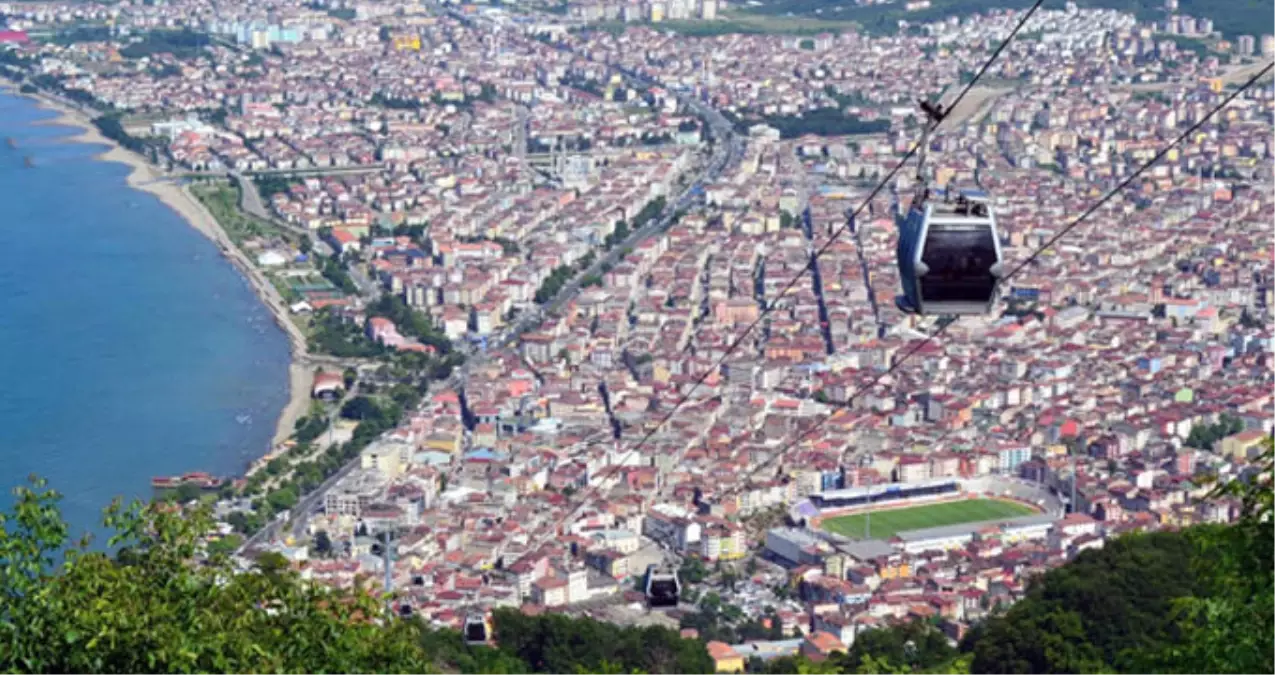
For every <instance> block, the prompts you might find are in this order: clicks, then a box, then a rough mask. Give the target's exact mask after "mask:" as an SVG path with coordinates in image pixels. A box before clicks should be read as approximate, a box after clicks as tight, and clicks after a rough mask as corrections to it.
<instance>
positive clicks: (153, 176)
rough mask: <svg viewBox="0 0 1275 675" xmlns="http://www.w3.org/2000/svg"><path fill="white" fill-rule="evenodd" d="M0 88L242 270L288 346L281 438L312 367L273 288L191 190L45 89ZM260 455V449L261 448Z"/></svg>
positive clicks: (304, 407) (305, 398)
mask: <svg viewBox="0 0 1275 675" xmlns="http://www.w3.org/2000/svg"><path fill="white" fill-rule="evenodd" d="M0 89H3V90H4V91H5V92H6V93H9V94H14V95H18V96H26V97H28V98H31V99H33V100H35V101H36V102H37V103H38V104H39V105H40V107H42V108H46V109H49V110H53V111H55V112H57V113H59V116H58V117H57V118H55V119H51V120H47V121H44V122H41V124H58V125H64V126H70V127H75V128H77V129H80V130H81V132H82V133H80V134H79V135H78V136H73V137H71V138H70V139H68V140H72V141H76V142H81V143H98V144H101V145H105V146H108V148H109V149H108V150H106V151H105V152H103V153H101V154H99V155H98V156H97V159H100V160H104V161H108V162H119V163H121V164H125V165H127V166H129V167H130V168H131V169H132V171H131V172H130V173H129V175H128V179H127V181H128V185H129V187H131V188H133V189H136V190H142V191H143V192H149V193H150V194H153V195H155V196H156V197H158V198H159V200H160V201H161V202H163V203H164V204H165V205H167V206H168V207H169V208H171V209H172V210H174V211H176V212H177V214H178V215H180V216H181V217H182V218H183V219H184V220H185V221H186V222H188V223H190V225H191V227H193V228H195V229H196V230H197V231H199V232H200V233H201V234H203V235H204V236H206V237H208V238H209V239H210V240H212V242H213V243H214V244H216V245H217V247H218V248H219V249H221V251H222V254H223V255H224V257H226V259H227V260H229V261H230V263H231V264H232V265H234V266H235V267H236V268H237V269H238V270H239V271H240V273H242V274H243V275H244V276H245V277H246V278H247V279H248V281H249V283H250V284H251V285H252V287H253V289H255V291H256V293H257V295H258V297H260V298H261V300H262V302H264V303H265V304H266V306H267V307H268V308H269V309H270V312H271V314H273V315H274V318H275V322H276V323H278V324H279V326H280V327H281V328H282V329H283V330H284V332H285V333H286V334H287V335H288V342H289V344H290V347H291V351H292V361H291V363H290V364H289V366H288V392H289V394H288V403H287V404H286V405H285V406H284V408H283V410H282V411H281V412H280V414H279V420H278V422H277V424H276V425H275V434H274V437H273V440H272V445H278V444H279V443H281V442H283V441H285V440H287V438H288V437H289V436H291V435H292V430H293V428H294V427H295V425H296V422H297V420H298V419H300V418H301V417H302V416H303V415H305V413H306V412H307V411H308V410H309V407H310V389H311V387H312V386H313V383H314V368H313V367H312V366H309V365H307V364H306V361H307V358H306V357H307V352H306V340H305V336H304V334H302V333H301V331H300V329H298V328H297V326H296V325H295V324H294V323H292V321H291V319H289V318H288V306H287V303H286V302H285V301H284V299H283V298H282V297H281V296H280V295H279V292H278V291H277V290H276V289H275V287H274V286H273V285H272V284H271V283H270V281H269V280H268V279H266V278H265V277H264V276H263V275H262V274H261V272H260V271H259V270H257V268H256V267H255V266H254V265H253V264H252V261H251V260H250V259H249V258H248V257H247V256H246V255H244V253H243V252H242V251H240V250H239V248H238V247H236V246H235V245H234V243H233V242H232V241H231V239H230V237H229V236H228V235H227V234H226V232H225V230H223V229H222V227H221V225H220V224H219V223H218V222H217V219H216V218H214V217H213V215H212V213H210V212H209V211H208V209H207V208H205V207H204V205H203V204H202V203H200V201H199V200H198V199H196V198H195V196H194V195H192V194H191V193H190V191H189V189H188V188H186V187H185V186H180V185H178V184H176V183H172V182H168V181H163V180H160V179H162V178H165V177H166V174H164V173H163V172H161V171H158V170H157V169H156V168H155V167H154V166H152V165H151V164H150V163H149V162H147V161H146V159H145V158H143V157H141V156H140V155H137V154H135V153H133V152H130V151H128V150H125V149H124V148H123V147H120V146H119V145H118V144H116V143H115V142H114V141H112V140H111V139H109V138H107V137H105V136H103V135H102V134H101V133H100V132H99V131H98V130H97V127H96V126H94V125H93V122H92V120H91V118H90V117H89V116H88V115H86V114H85V113H84V112H81V111H80V110H78V109H77V108H75V107H73V106H71V105H68V104H67V103H65V102H63V101H60V100H58V99H56V98H53V97H50V96H47V95H45V94H20V93H18V91H17V89H16V87H14V86H12V85H11V84H10V83H8V82H0ZM262 454H265V452H263V453H262Z"/></svg>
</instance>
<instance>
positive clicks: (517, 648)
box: [494, 610, 713, 673]
mask: <svg viewBox="0 0 1275 675" xmlns="http://www.w3.org/2000/svg"><path fill="white" fill-rule="evenodd" d="M494 619H495V625H496V640H497V641H498V642H499V644H500V647H501V649H502V650H505V651H507V652H509V653H511V654H513V655H515V656H517V657H518V658H519V659H521V660H522V661H524V662H525V663H526V664H527V665H528V666H529V667H530V668H531V669H532V670H533V671H534V672H538V673H574V672H579V670H578V669H579V668H583V669H584V672H589V673H601V672H616V671H617V670H620V671H621V672H632V671H633V670H634V669H636V670H640V671H643V672H649V673H711V672H713V660H712V659H711V658H709V656H708V652H707V651H706V650H705V648H704V643H703V642H700V641H698V640H687V639H684V638H682V637H681V636H680V635H678V633H677V631H673V630H670V629H668V628H660V627H655V626H648V627H636V628H626V629H619V628H617V627H616V626H614V625H612V624H607V623H602V622H600V621H595V620H593V619H572V618H569V617H566V616H562V615H559V614H546V615H541V616H534V617H533V616H526V615H524V614H521V613H519V612H517V611H514V610H497V611H496V613H495V616H494Z"/></svg>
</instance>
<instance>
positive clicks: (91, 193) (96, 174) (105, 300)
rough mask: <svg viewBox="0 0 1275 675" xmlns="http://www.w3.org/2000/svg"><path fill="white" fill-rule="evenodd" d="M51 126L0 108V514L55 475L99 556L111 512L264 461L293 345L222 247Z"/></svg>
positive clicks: (9, 99) (0, 101)
mask: <svg viewBox="0 0 1275 675" xmlns="http://www.w3.org/2000/svg"><path fill="white" fill-rule="evenodd" d="M55 117H56V114H54V113H52V112H49V111H46V110H43V109H40V108H38V107H37V106H36V105H35V103H34V102H32V101H30V100H29V99H26V98H23V97H18V96H11V95H8V94H4V93H0V490H2V491H0V507H3V508H6V509H7V508H8V506H9V505H10V504H11V503H12V498H11V496H10V491H9V488H10V487H12V486H15V485H18V484H19V483H22V482H24V481H25V478H26V476H27V475H28V474H31V473H35V474H38V475H40V476H43V477H46V478H48V479H49V482H50V485H51V487H54V488H55V489H57V490H58V491H60V492H61V493H63V495H64V499H63V501H62V510H63V514H64V515H65V516H66V518H67V520H68V521H69V522H70V523H71V525H72V532H73V534H78V533H83V532H85V531H90V532H93V533H94V534H95V535H97V536H98V542H99V545H100V544H101V543H103V541H104V540H103V539H102V537H101V535H102V534H103V533H104V531H103V530H102V529H101V527H100V514H101V509H102V508H103V507H104V506H106V505H107V504H108V503H109V502H110V500H111V499H112V498H113V497H116V496H122V497H125V498H126V499H127V498H133V497H141V498H148V497H149V496H150V494H151V490H150V478H151V477H152V476H155V475H168V474H179V473H184V472H187V471H208V472H212V473H216V474H239V473H241V472H242V471H243V469H244V468H245V467H246V466H247V464H248V463H249V462H250V461H251V460H252V459H254V458H256V457H258V456H260V455H262V454H263V453H264V452H265V450H266V449H267V446H268V444H269V443H270V440H271V436H272V435H273V433H274V426H275V422H276V419H277V418H278V415H279V411H280V410H281V409H282V408H283V406H284V405H285V403H286V400H287V386H288V374H287V367H288V358H289V355H288V344H287V340H286V338H285V336H284V334H283V332H282V331H281V330H280V329H279V327H278V326H277V325H275V323H274V322H273V321H272V319H271V317H270V314H269V312H268V311H267V310H266V308H265V307H264V306H263V305H262V304H261V302H260V301H258V299H257V298H256V296H255V295H254V294H253V291H252V289H251V288H250V287H249V285H248V283H247V281H246V280H244V279H243V277H242V276H241V275H240V274H239V273H238V271H236V270H235V269H234V268H233V267H231V265H230V264H229V263H228V262H227V261H225V260H224V259H223V258H222V257H221V256H220V254H219V252H218V250H217V247H216V246H215V245H214V244H213V243H212V242H210V241H209V240H208V239H207V238H205V237H204V236H203V235H201V234H199V233H198V232H196V231H195V230H194V229H193V228H191V227H190V226H189V225H188V224H187V223H186V222H185V221H184V220H183V219H182V218H181V217H180V216H178V215H177V213H175V212H174V211H173V210H171V209H170V208H168V207H167V206H165V205H164V204H163V203H161V202H160V201H159V199H158V198H156V197H155V196H153V195H150V194H148V193H146V192H142V191H139V190H135V189H132V188H129V187H128V186H127V184H126V183H125V177H126V176H127V175H128V173H129V171H130V169H129V168H128V167H126V166H124V165H122V164H118V163H114V162H102V161H98V160H95V159H94V157H95V156H96V155H97V154H98V153H100V152H102V151H103V150H105V149H106V148H105V147H104V146H101V145H93V144H85V143H78V142H71V141H69V140H68V139H69V137H71V136H74V135H76V134H78V133H79V132H78V131H77V130H75V129H73V128H70V127H65V126H53V125H41V124H36V123H37V122H40V121H42V120H49V119H53V118H55ZM9 139H12V140H13V144H14V145H16V147H11V146H10V143H9V142H8V141H9ZM27 156H30V157H31V158H32V160H33V164H34V166H31V167H28V166H26V160H25V159H24V158H25V157H27Z"/></svg>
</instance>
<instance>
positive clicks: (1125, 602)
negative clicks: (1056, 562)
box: [966, 442, 1275, 673]
mask: <svg viewBox="0 0 1275 675" xmlns="http://www.w3.org/2000/svg"><path fill="white" fill-rule="evenodd" d="M1271 457H1272V445H1271V444H1270V443H1269V442H1268V444H1267V446H1266V449H1265V451H1264V453H1263V454H1262V456H1261V457H1260V458H1259V460H1258V462H1257V463H1256V467H1255V471H1254V472H1253V475H1252V476H1251V477H1249V479H1247V480H1243V481H1241V480H1236V481H1231V482H1229V483H1226V484H1223V485H1220V486H1218V487H1217V488H1215V489H1214V491H1213V494H1212V495H1211V498H1214V499H1226V498H1236V499H1238V500H1239V501H1240V503H1241V508H1242V517H1241V518H1240V521H1239V522H1238V524H1236V525H1233V526H1218V525H1199V526H1195V527H1190V528H1187V529H1184V530H1182V531H1179V532H1157V533H1152V534H1138V535H1132V536H1124V537H1120V538H1117V539H1115V540H1113V541H1111V542H1110V543H1108V544H1107V546H1106V547H1105V548H1103V549H1102V550H1100V551H1086V552H1084V553H1082V554H1081V555H1080V556H1078V557H1077V558H1076V559H1075V560H1074V561H1072V562H1071V563H1069V564H1068V565H1065V566H1063V567H1061V568H1058V569H1056V570H1051V571H1050V572H1048V573H1046V574H1045V575H1043V576H1042V577H1041V578H1040V579H1039V580H1038V581H1036V582H1035V583H1033V584H1032V586H1031V587H1030V588H1029V591H1028V595H1027V597H1026V598H1025V599H1024V600H1023V601H1021V602H1019V603H1017V604H1016V605H1014V606H1013V607H1012V608H1010V610H1009V611H1008V612H1006V613H1005V615H1004V616H1001V617H997V618H993V619H991V620H989V621H988V622H986V624H985V625H983V626H981V627H979V628H977V629H976V630H975V631H972V632H971V634H970V635H969V636H967V642H966V647H967V648H969V649H970V650H971V651H972V652H973V655H974V660H973V663H972V666H973V669H974V671H976V672H1004V673H1018V672H1034V673H1039V672H1095V671H1117V672H1214V673H1230V672H1275V663H1273V662H1272V654H1275V620H1273V617H1272V613H1271V605H1272V601H1275V586H1273V585H1272V564H1273V562H1275V549H1273V547H1272V541H1273V540H1275V529H1272V520H1271V500H1272V497H1271V472H1272V460H1271Z"/></svg>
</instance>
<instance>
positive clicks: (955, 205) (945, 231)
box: [896, 190, 1003, 316]
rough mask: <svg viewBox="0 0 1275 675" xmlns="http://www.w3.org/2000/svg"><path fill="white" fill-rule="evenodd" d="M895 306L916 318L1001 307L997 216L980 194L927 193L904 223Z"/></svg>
mask: <svg viewBox="0 0 1275 675" xmlns="http://www.w3.org/2000/svg"><path fill="white" fill-rule="evenodd" d="M896 254H897V256H898V266H899V278H900V281H901V283H902V285H903V295H901V296H899V298H897V300H896V304H897V305H898V306H899V309H901V310H903V311H905V312H910V313H914V314H922V315H933V316H968V315H976V314H987V313H988V312H990V311H991V310H992V306H993V304H994V303H995V302H996V297H997V292H998V290H999V286H1000V280H1001V277H1002V276H1003V258H1002V255H1001V246H1000V236H999V233H998V232H997V229H996V216H995V214H994V213H993V212H992V208H991V204H990V203H989V202H988V199H987V195H986V194H984V193H982V192H980V191H977V190H961V191H958V192H956V193H955V194H953V192H952V191H946V192H944V193H942V194H940V195H926V194H922V195H921V197H920V198H919V199H917V200H914V202H913V204H912V206H911V208H909V209H908V213H907V215H906V216H905V217H904V218H902V219H901V221H900V223H899V241H898V248H897V251H896Z"/></svg>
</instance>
